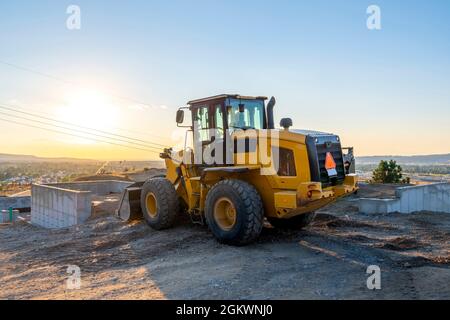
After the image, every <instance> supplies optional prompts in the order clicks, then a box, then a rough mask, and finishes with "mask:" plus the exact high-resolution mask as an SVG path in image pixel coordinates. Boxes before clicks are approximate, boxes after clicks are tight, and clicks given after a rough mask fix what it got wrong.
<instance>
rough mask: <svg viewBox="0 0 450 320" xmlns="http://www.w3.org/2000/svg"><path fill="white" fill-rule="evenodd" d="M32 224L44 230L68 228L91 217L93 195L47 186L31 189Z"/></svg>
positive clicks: (37, 186)
mask: <svg viewBox="0 0 450 320" xmlns="http://www.w3.org/2000/svg"><path fill="white" fill-rule="evenodd" d="M31 194H32V196H31V199H32V200H31V223H32V224H34V225H38V226H41V227H44V228H67V227H70V226H73V225H77V224H80V223H83V222H85V221H86V220H87V219H88V218H89V217H90V216H91V201H92V193H91V192H89V191H76V190H68V189H61V188H56V187H52V186H46V185H33V186H32V187H31Z"/></svg>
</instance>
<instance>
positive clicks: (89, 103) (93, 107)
mask: <svg viewBox="0 0 450 320" xmlns="http://www.w3.org/2000/svg"><path fill="white" fill-rule="evenodd" d="M65 101H66V103H65V104H64V105H63V106H60V107H58V108H57V114H58V118H59V119H60V120H61V121H64V122H67V123H71V124H74V125H77V126H82V127H86V128H91V129H96V130H102V131H105V132H110V133H114V132H115V131H116V130H115V128H116V127H117V125H118V117H119V110H118V107H117V106H116V105H114V103H113V102H112V101H111V99H109V97H108V96H106V95H104V94H102V93H99V92H97V91H95V90H86V89H85V90H78V91H75V92H70V93H68V94H67V95H66V97H65ZM78 129H79V130H83V131H86V129H80V128H78ZM81 135H83V134H81ZM82 140H85V139H82Z"/></svg>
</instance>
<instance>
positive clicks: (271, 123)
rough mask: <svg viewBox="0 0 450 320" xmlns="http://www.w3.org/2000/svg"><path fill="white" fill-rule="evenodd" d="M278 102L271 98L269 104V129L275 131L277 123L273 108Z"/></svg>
mask: <svg viewBox="0 0 450 320" xmlns="http://www.w3.org/2000/svg"><path fill="white" fill-rule="evenodd" d="M276 103H277V101H276V100H275V97H272V98H270V101H269V103H268V104H267V129H275V121H274V118H273V108H274V107H275V104H276Z"/></svg>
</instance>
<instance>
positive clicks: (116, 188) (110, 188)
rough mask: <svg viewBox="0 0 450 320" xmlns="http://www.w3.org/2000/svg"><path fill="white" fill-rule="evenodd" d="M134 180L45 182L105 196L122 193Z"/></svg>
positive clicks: (62, 187)
mask: <svg viewBox="0 0 450 320" xmlns="http://www.w3.org/2000/svg"><path fill="white" fill-rule="evenodd" d="M133 183H134V182H127V181H116V180H113V181H109V180H105V181H86V182H84V181H83V182H69V183H53V184H47V185H48V186H53V187H57V188H61V189H69V190H77V191H90V192H92V193H93V194H95V195H98V196H106V195H108V194H110V193H122V192H123V191H124V190H125V188H126V187H128V186H129V185H131V184H133Z"/></svg>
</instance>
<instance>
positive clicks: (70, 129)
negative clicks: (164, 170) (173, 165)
mask: <svg viewBox="0 0 450 320" xmlns="http://www.w3.org/2000/svg"><path fill="white" fill-rule="evenodd" d="M0 114H3V115H6V116H8V117H13V118H18V119H22V120H27V121H32V122H35V123H39V124H43V125H46V126H51V127H55V128H59V129H64V130H69V131H74V132H79V133H82V134H87V135H91V136H95V137H100V138H105V139H110V140H113V141H114V140H115V141H120V142H125V143H129V144H132V145H137V146H141V147H145V148H149V149H156V150H159V149H158V148H156V147H150V146H147V145H144V144H140V143H136V142H130V141H126V140H122V139H118V138H111V137H108V136H104V135H100V134H95V133H91V132H86V131H83V130H77V129H72V128H67V127H64V126H59V125H57V124H52V123H48V122H44V121H39V120H34V119H29V118H27V117H22V116H16V115H12V114H9V113H6V112H1V111H0Z"/></svg>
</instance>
